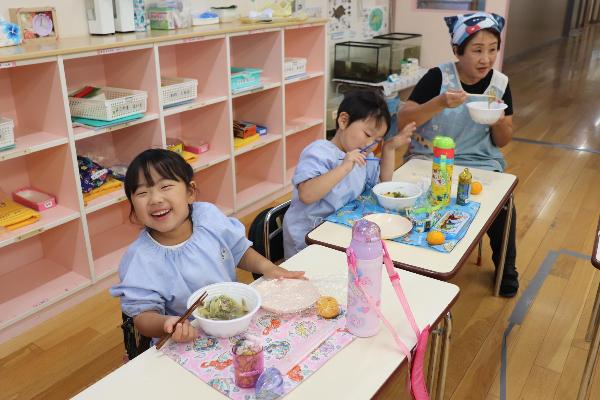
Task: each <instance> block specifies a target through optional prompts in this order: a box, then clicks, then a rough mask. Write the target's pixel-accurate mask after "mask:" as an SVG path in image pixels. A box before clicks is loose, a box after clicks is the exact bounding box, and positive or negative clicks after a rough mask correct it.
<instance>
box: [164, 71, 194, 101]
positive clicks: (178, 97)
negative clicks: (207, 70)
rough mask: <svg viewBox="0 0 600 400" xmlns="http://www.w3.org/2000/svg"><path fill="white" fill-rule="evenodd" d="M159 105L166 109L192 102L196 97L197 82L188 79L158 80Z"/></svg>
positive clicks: (165, 78)
mask: <svg viewBox="0 0 600 400" xmlns="http://www.w3.org/2000/svg"><path fill="white" fill-rule="evenodd" d="M160 86H161V87H160V104H161V105H162V106H163V107H167V106H170V105H173V104H177V103H183V102H184V101H189V100H194V99H195V98H196V96H197V95H198V81H197V80H196V79H188V78H167V77H164V76H163V77H161V78H160Z"/></svg>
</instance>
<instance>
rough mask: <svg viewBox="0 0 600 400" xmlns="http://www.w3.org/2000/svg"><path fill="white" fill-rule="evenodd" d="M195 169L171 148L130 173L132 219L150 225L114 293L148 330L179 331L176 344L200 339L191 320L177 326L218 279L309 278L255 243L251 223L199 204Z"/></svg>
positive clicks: (126, 259) (148, 154) (150, 155)
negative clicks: (247, 275)
mask: <svg viewBox="0 0 600 400" xmlns="http://www.w3.org/2000/svg"><path fill="white" fill-rule="evenodd" d="M193 178H194V171H193V170H192V167H191V166H190V165H189V164H188V163H186V162H185V161H184V160H183V158H181V156H179V155H178V154H177V153H174V152H172V151H169V150H162V149H150V150H146V151H144V152H142V153H141V154H139V155H138V156H137V157H136V158H135V159H134V160H133V161H132V162H131V164H130V165H129V167H128V169H127V174H126V176H125V195H126V196H127V199H128V200H129V203H130V205H131V212H130V216H131V218H132V220H134V221H135V222H137V223H139V224H141V225H143V226H144V227H145V229H143V230H142V232H141V233H140V235H139V236H138V238H137V239H136V240H135V242H133V244H131V245H130V246H129V248H128V249H127V252H126V253H125V255H124V256H123V258H122V259H121V264H120V265H119V278H120V280H121V282H120V283H119V284H118V285H115V286H113V287H112V288H111V289H110V294H111V295H113V296H115V297H120V298H121V308H122V310H123V313H124V314H125V315H127V316H129V317H131V318H133V323H134V325H135V327H136V328H137V330H138V331H139V332H140V333H141V334H142V335H144V336H147V337H153V338H159V337H161V336H163V335H164V334H165V333H171V332H172V331H173V330H175V331H174V333H173V336H172V339H173V340H174V341H176V342H186V341H191V340H193V339H195V338H196V337H197V332H196V329H195V328H194V327H193V326H192V325H190V323H189V321H185V322H184V323H183V324H181V323H180V324H177V326H174V325H175V323H176V322H177V320H178V319H179V317H178V316H180V315H183V314H184V313H185V311H186V309H187V304H186V303H187V300H188V297H189V296H190V295H191V294H192V293H193V292H195V291H196V290H198V289H200V288H202V287H204V286H206V285H209V284H212V283H217V282H230V281H235V279H236V273H235V268H236V267H240V268H242V269H245V270H247V271H250V272H256V273H259V274H262V275H264V276H266V277H268V278H302V277H303V276H304V272H291V271H287V270H285V269H283V268H281V267H278V266H276V265H274V264H273V263H272V262H271V261H269V260H267V259H266V258H264V257H263V256H261V255H260V254H259V253H257V252H256V251H255V250H254V249H252V248H251V247H250V244H251V243H250V241H248V239H246V235H245V229H244V226H243V225H242V224H241V223H240V222H239V221H238V220H237V219H234V218H229V217H227V216H225V215H224V214H223V213H222V212H221V211H220V210H219V209H218V208H217V207H215V206H214V205H213V204H211V203H202V202H194V199H195V197H196V183H195V182H194V180H193Z"/></svg>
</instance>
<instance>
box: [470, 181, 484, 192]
mask: <svg viewBox="0 0 600 400" xmlns="http://www.w3.org/2000/svg"><path fill="white" fill-rule="evenodd" d="M482 191H483V185H482V184H481V182H473V183H472V184H471V194H479V193H481V192H482Z"/></svg>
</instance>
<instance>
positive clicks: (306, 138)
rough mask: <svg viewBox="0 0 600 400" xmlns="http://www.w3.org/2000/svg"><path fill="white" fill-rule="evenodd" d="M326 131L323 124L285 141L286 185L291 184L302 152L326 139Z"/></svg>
mask: <svg viewBox="0 0 600 400" xmlns="http://www.w3.org/2000/svg"><path fill="white" fill-rule="evenodd" d="M324 129H325V127H324V125H323V123H321V124H319V125H316V126H313V127H311V128H309V129H306V130H303V131H300V132H298V133H297V134H295V135H293V136H289V137H287V138H286V139H285V159H286V163H285V166H286V178H285V182H286V184H287V183H291V180H292V177H293V176H294V171H295V170H296V165H298V160H299V159H300V153H302V150H304V148H305V147H306V146H308V145H309V144H311V143H312V142H314V141H315V140H319V139H324V138H325V136H324Z"/></svg>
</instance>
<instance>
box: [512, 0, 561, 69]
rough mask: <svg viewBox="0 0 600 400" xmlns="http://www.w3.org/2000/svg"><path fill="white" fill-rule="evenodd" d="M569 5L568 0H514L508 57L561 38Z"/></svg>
mask: <svg viewBox="0 0 600 400" xmlns="http://www.w3.org/2000/svg"><path fill="white" fill-rule="evenodd" d="M567 4H568V1H566V0H527V1H520V0H513V1H512V2H511V3H510V11H509V13H508V15H509V18H510V23H509V24H508V27H507V31H506V55H505V56H506V57H512V56H515V55H518V54H523V53H524V52H526V51H528V50H531V49H534V48H536V47H539V46H542V45H544V44H547V43H549V42H552V41H553V40H556V39H559V38H560V37H562V33H563V26H564V21H565V14H566V12H567ZM542 9H543V10H544V12H540V10H542Z"/></svg>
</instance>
